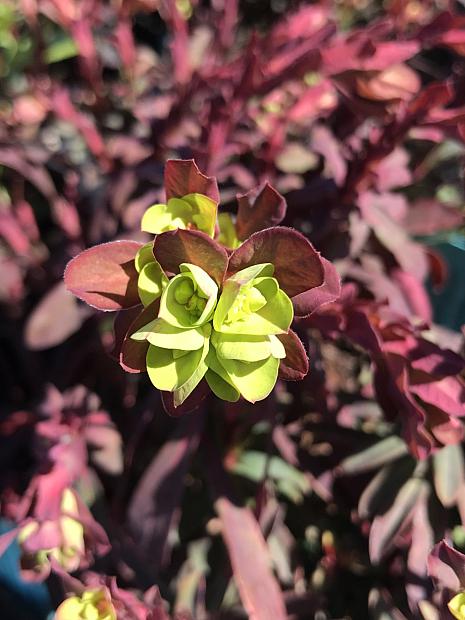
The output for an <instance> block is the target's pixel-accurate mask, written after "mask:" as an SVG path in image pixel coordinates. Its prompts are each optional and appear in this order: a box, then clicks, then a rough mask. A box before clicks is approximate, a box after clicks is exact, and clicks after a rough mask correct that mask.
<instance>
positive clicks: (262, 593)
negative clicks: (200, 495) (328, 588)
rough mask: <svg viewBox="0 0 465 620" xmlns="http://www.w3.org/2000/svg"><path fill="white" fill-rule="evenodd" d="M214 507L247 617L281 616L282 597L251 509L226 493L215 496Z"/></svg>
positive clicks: (283, 614) (282, 619)
mask: <svg viewBox="0 0 465 620" xmlns="http://www.w3.org/2000/svg"><path fill="white" fill-rule="evenodd" d="M215 508H216V512H217V513H218V517H219V518H220V521H221V526H222V527H221V532H222V534H223V538H224V542H225V543H226V546H227V548H228V552H229V557H230V559H231V565H232V568H233V572H234V577H235V579H236V585H237V588H238V590H239V593H240V596H241V600H242V603H243V605H244V607H245V610H246V612H247V614H248V617H249V618H250V619H251V620H270V618H273V620H285V618H286V617H287V614H286V609H285V606H284V600H283V597H282V594H281V591H280V589H279V586H278V583H277V581H276V579H275V578H274V576H273V573H272V572H271V569H270V557H269V552H268V548H267V546H266V542H265V539H264V538H263V534H262V532H261V530H260V527H259V525H258V523H257V521H256V519H255V517H254V516H253V514H252V512H251V511H250V509H249V508H245V507H242V506H237V505H235V504H234V503H233V502H231V500H229V499H228V498H226V497H220V498H218V499H217V500H216V502H215Z"/></svg>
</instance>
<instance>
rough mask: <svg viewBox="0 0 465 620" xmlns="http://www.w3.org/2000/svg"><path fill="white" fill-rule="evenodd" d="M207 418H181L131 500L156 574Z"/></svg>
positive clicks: (132, 520) (136, 529)
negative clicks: (192, 457)
mask: <svg viewBox="0 0 465 620" xmlns="http://www.w3.org/2000/svg"><path fill="white" fill-rule="evenodd" d="M203 422H204V416H203V415H193V416H187V417H184V418H182V419H181V420H179V422H178V425H177V427H176V430H175V431H174V433H173V435H172V436H171V437H170V438H169V439H168V441H166V442H165V443H164V444H163V446H162V447H161V448H160V450H159V451H158V453H157V454H156V455H155V457H154V458H153V460H152V462H151V463H150V465H149V466H148V467H147V469H146V470H145V472H144V474H143V476H142V478H141V479H140V481H139V483H138V484H137V486H136V489H135V491H134V493H133V496H132V498H131V501H130V504H129V509H128V518H129V524H130V526H131V528H132V531H133V533H134V536H135V537H136V539H137V541H138V543H139V545H140V547H141V548H142V549H145V550H146V553H147V560H148V561H150V567H151V570H152V571H154V573H155V574H156V573H157V572H158V570H159V569H160V568H161V566H162V563H163V560H164V557H165V553H166V551H167V546H168V545H169V539H168V533H169V530H170V527H171V525H172V523H173V519H174V517H175V511H176V509H177V508H178V506H179V503H180V502H181V499H182V495H183V492H184V478H185V476H186V473H187V470H188V467H189V463H190V460H191V456H192V454H193V453H194V452H195V451H196V449H197V447H198V445H199V440H200V436H201V433H202V429H203Z"/></svg>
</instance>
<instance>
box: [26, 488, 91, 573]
mask: <svg viewBox="0 0 465 620" xmlns="http://www.w3.org/2000/svg"><path fill="white" fill-rule="evenodd" d="M61 513H62V514H61V515H60V517H59V518H58V519H57V520H51V519H50V520H46V521H43V522H40V521H38V520H32V521H29V522H28V523H26V524H25V525H24V526H23V527H21V528H20V529H19V532H18V543H19V546H20V549H21V552H22V556H21V564H22V566H23V567H24V568H25V569H27V570H32V571H34V572H35V573H37V574H40V573H41V572H43V571H47V572H48V570H49V565H50V561H51V559H52V558H53V559H54V560H55V561H56V562H57V563H58V564H59V565H60V566H61V567H62V568H63V569H64V570H66V571H69V572H72V571H75V570H76V569H77V568H79V565H80V563H81V560H82V558H83V556H84V554H85V544H84V527H83V525H82V524H81V522H80V521H79V520H77V519H76V518H74V516H76V517H78V503H77V500H76V496H75V495H74V493H73V492H72V491H71V490H70V489H65V491H64V492H63V495H62V499H61Z"/></svg>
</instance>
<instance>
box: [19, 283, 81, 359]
mask: <svg viewBox="0 0 465 620" xmlns="http://www.w3.org/2000/svg"><path fill="white" fill-rule="evenodd" d="M91 312H92V311H91V310H90V309H89V308H85V307H84V306H80V305H79V303H78V301H77V300H76V298H75V297H74V296H73V295H72V294H71V293H70V292H69V291H67V290H66V288H65V285H64V283H63V282H59V283H58V284H56V285H55V286H54V287H53V288H52V289H51V290H50V291H49V292H48V293H47V294H46V295H45V297H43V298H42V299H41V300H40V302H39V304H38V305H37V306H36V307H35V308H34V310H33V311H32V313H31V314H30V315H29V318H28V320H27V322H26V326H25V330H24V340H25V342H26V345H27V346H28V347H29V349H33V350H39V351H40V350H41V349H48V348H50V347H54V346H56V345H58V344H61V343H62V342H63V341H64V340H66V339H67V338H69V337H70V336H71V335H72V334H74V332H76V331H77V330H78V329H79V328H80V327H81V325H82V322H83V321H84V320H85V318H86V317H87V316H88V315H89V314H90V313H91Z"/></svg>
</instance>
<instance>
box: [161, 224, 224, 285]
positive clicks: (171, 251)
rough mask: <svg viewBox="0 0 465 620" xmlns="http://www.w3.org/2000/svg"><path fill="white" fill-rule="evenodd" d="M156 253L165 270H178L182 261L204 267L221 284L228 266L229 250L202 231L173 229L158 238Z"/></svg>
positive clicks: (173, 271)
mask: <svg viewBox="0 0 465 620" xmlns="http://www.w3.org/2000/svg"><path fill="white" fill-rule="evenodd" d="M153 253H154V256H155V258H156V259H157V261H158V262H159V263H160V265H161V266H162V268H163V269H164V271H165V272H166V273H167V274H169V275H171V274H176V273H179V265H180V264H181V263H192V264H194V265H197V266H198V267H201V268H202V269H203V270H204V271H206V272H207V273H208V274H209V275H210V276H211V277H212V278H213V279H214V280H215V281H216V282H217V284H221V283H222V282H223V279H224V275H225V273H226V268H227V265H228V253H227V252H226V250H225V249H224V248H223V247H222V246H221V245H219V244H218V243H217V242H216V241H214V240H213V239H211V238H210V237H209V236H208V235H206V234H205V233H203V232H200V231H199V230H182V229H177V230H172V231H169V232H165V233H162V234H161V235H157V236H156V237H155V241H154V244H153Z"/></svg>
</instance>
